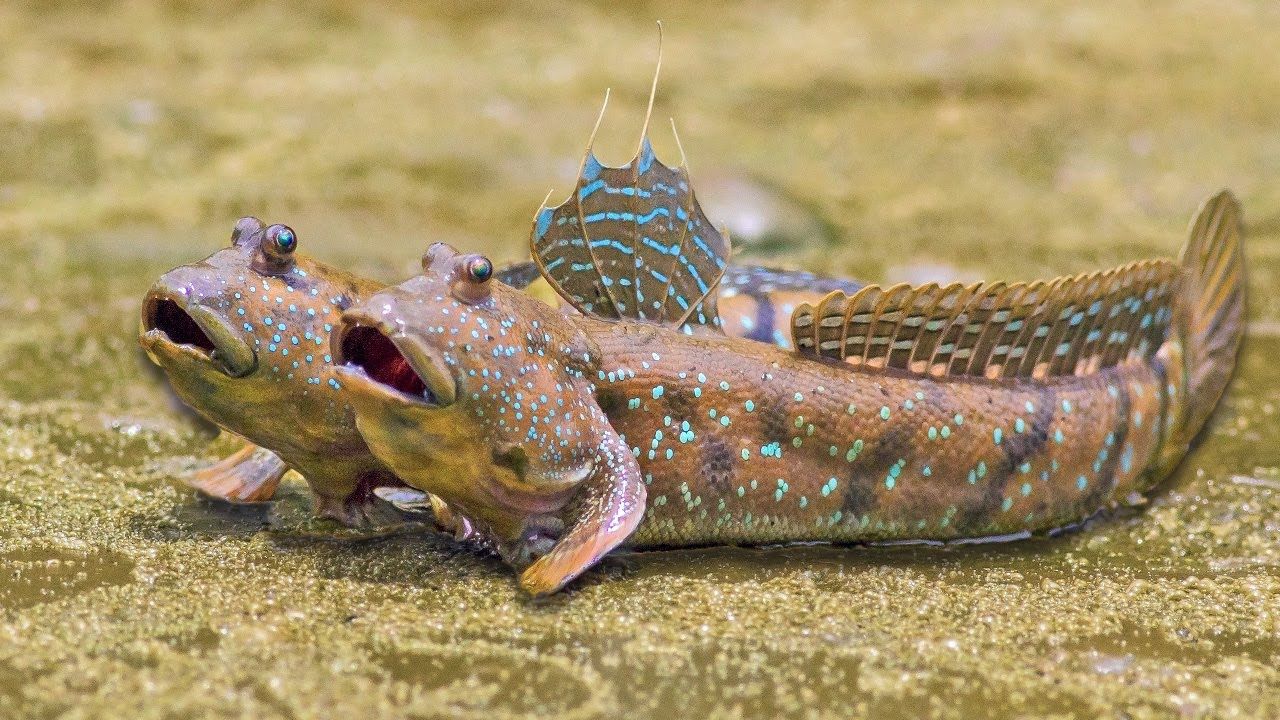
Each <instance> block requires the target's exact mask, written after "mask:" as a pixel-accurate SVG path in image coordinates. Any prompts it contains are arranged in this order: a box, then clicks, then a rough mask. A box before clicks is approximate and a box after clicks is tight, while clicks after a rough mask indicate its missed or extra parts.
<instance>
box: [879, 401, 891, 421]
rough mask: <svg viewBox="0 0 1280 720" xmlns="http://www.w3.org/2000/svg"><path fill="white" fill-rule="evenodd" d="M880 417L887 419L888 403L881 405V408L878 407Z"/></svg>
mask: <svg viewBox="0 0 1280 720" xmlns="http://www.w3.org/2000/svg"><path fill="white" fill-rule="evenodd" d="M880 419H881V420H888V419H889V406H888V405H885V406H883V407H881V408H880Z"/></svg>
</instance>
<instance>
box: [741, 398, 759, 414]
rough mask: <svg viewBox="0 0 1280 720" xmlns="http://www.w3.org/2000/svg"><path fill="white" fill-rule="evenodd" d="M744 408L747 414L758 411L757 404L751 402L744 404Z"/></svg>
mask: <svg viewBox="0 0 1280 720" xmlns="http://www.w3.org/2000/svg"><path fill="white" fill-rule="evenodd" d="M742 407H744V408H746V409H747V412H755V410H756V404H755V403H754V402H752V401H750V400H748V401H746V402H744V403H742Z"/></svg>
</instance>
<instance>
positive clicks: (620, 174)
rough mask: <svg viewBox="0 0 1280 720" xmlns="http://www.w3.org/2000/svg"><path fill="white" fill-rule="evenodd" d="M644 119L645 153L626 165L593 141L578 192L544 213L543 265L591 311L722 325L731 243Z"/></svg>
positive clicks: (535, 239)
mask: <svg viewBox="0 0 1280 720" xmlns="http://www.w3.org/2000/svg"><path fill="white" fill-rule="evenodd" d="M654 81H655V83H656V81H657V78H656V76H655V78H654ZM607 100H608V96H607V95H606V102H607ZM650 104H651V106H652V98H651V99H650ZM603 114H604V111H603V109H602V110H601V116H602V117H603ZM645 123H646V130H645V133H644V134H643V135H642V136H641V139H640V147H639V150H638V152H637V154H636V157H635V158H633V159H632V160H631V162H630V163H628V164H626V165H623V166H621V167H609V166H606V165H603V164H601V162H600V161H599V160H598V159H597V158H596V156H595V153H594V152H593V151H592V150H591V147H590V144H588V148H587V154H586V157H585V159H584V160H583V162H582V170H581V172H580V173H579V176H578V182H577V184H576V186H575V188H574V191H573V193H572V194H571V195H570V196H569V198H568V199H567V200H565V202H564V203H562V204H560V205H559V206H557V207H545V206H544V207H543V208H542V209H541V210H539V211H538V214H537V216H536V218H535V220H534V226H533V233H532V236H531V238H530V246H531V250H532V255H533V259H534V262H536V263H537V264H538V268H539V269H540V270H541V271H542V275H543V277H545V278H546V279H547V282H549V283H550V284H551V286H552V287H553V288H555V290H556V292H558V293H559V294H560V295H561V296H562V297H563V298H564V299H565V300H567V301H568V302H569V303H570V304H572V305H573V306H574V307H575V308H577V309H578V310H579V311H581V312H583V313H585V314H588V315H592V316H595V317H599V318H605V319H611V320H612V319H628V320H639V321H644V322H651V323H656V324H660V325H667V326H671V327H680V328H683V329H685V330H689V329H690V327H691V326H692V327H699V326H700V327H705V328H717V329H718V328H719V327H720V315H719V313H718V311H717V309H716V294H717V285H718V284H719V282H720V279H721V277H722V276H723V275H724V271H725V266H726V264H727V262H728V258H729V240H728V238H726V237H723V236H722V235H721V234H720V233H719V231H717V230H716V228H715V227H714V226H713V225H712V224H711V222H710V221H709V220H708V219H707V216H706V215H705V214H704V213H703V212H702V208H701V207H700V206H699V205H698V201H697V198H696V197H695V196H694V192H693V188H692V187H691V185H690V184H689V172H688V169H687V167H686V165H685V163H684V161H683V158H682V159H681V163H680V165H679V166H677V167H674V168H673V167H669V166H667V165H665V164H663V163H662V161H660V160H658V158H657V157H656V156H655V155H654V152H653V146H652V144H650V142H649V135H648V130H647V125H648V120H646V121H645ZM596 124H597V127H598V126H599V121H597V123H596ZM673 131H674V127H673ZM594 136H595V133H594V132H593V133H592V137H593V138H594ZM677 142H679V140H678V138H677ZM682 154H683V153H682Z"/></svg>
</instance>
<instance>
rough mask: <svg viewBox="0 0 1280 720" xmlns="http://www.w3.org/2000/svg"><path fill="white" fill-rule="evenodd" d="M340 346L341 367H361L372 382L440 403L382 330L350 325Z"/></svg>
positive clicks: (339, 362)
mask: <svg viewBox="0 0 1280 720" xmlns="http://www.w3.org/2000/svg"><path fill="white" fill-rule="evenodd" d="M338 347H339V349H338V357H337V358H336V361H337V364H338V365H346V366H348V367H356V368H360V369H361V370H363V371H364V373H365V375H367V376H369V379H370V380H373V381H375V382H378V383H381V384H383V385H386V386H387V387H390V388H393V389H395V390H397V391H399V392H401V393H404V394H405V395H408V396H410V397H412V398H414V399H416V400H422V401H425V402H428V403H432V404H435V403H436V397H435V395H434V394H433V393H432V392H431V390H430V389H429V388H427V383H426V381H425V380H423V379H422V376H421V375H419V374H418V371H417V370H414V369H413V365H411V364H410V363H409V359H408V358H406V357H405V356H404V354H403V353H401V352H400V348H398V347H396V344H395V343H394V342H392V340H391V338H389V337H387V336H386V334H385V333H383V332H382V331H381V330H379V329H377V328H375V327H370V326H368V325H358V324H357V325H351V326H348V328H347V329H346V331H345V332H343V334H342V339H341V341H340V343H339V346H338Z"/></svg>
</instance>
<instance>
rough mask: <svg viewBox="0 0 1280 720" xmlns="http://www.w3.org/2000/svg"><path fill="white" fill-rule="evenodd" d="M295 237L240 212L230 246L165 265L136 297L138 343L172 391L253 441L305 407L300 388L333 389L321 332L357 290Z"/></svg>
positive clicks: (356, 283) (265, 437)
mask: <svg viewBox="0 0 1280 720" xmlns="http://www.w3.org/2000/svg"><path fill="white" fill-rule="evenodd" d="M297 245H298V238H297V235H296V234H295V233H294V231H293V230H292V229H290V228H289V227H287V226H285V225H270V226H267V225H265V224H264V223H263V222H262V221H260V220H258V219H257V218H252V217H246V218H242V219H241V220H239V221H238V222H237V223H236V226H235V229H234V230H233V232H232V234H231V243H230V246H229V247H225V248H223V249H221V250H219V251H217V252H215V253H213V254H212V255H210V256H209V257H207V258H205V259H204V260H201V261H199V262H196V263H192V264H189V265H183V266H180V267H177V268H174V269H173V270H171V271H169V272H167V273H165V274H164V275H163V276H161V277H160V279H159V280H157V281H156V282H155V284H154V285H152V287H151V289H150V290H149V291H148V293H147V295H146V298H145V299H144V301H143V305H142V318H141V327H140V331H139V343H140V344H141V345H142V347H143V349H144V350H145V351H146V353H147V355H148V357H150V359H151V360H152V361H153V362H155V363H156V364H157V365H158V366H160V368H161V369H162V370H163V371H164V372H165V375H166V376H167V378H168V380H169V382H170V383H171V384H172V385H173V387H174V389H175V391H176V392H177V393H178V395H179V396H180V397H181V398H182V399H183V400H184V401H185V402H186V403H187V404H189V405H191V406H192V407H193V408H194V409H195V410H196V411H197V412H199V413H200V414H201V415H203V416H205V417H206V418H208V419H209V420H211V421H212V422H214V423H216V424H218V425H220V426H222V427H224V428H226V429H228V430H231V431H232V432H235V433H238V434H240V435H243V436H245V437H248V438H250V439H251V440H254V441H255V442H259V443H260V444H263V442H264V441H270V440H271V439H272V434H273V428H274V427H278V426H279V425H280V421H281V420H284V419H286V418H284V417H282V415H288V414H295V415H300V414H303V413H304V412H305V408H304V406H305V403H299V402H294V401H295V400H297V399H299V398H300V397H302V396H303V394H304V393H307V394H310V395H314V396H319V395H321V394H323V393H325V392H326V391H329V392H332V391H334V388H333V387H332V385H331V384H330V383H334V384H336V381H335V380H334V379H333V377H332V366H331V364H330V357H329V341H328V340H329V338H328V336H329V332H330V331H331V330H332V328H333V326H334V325H336V324H337V322H338V317H339V316H340V315H341V313H342V311H343V310H344V309H345V308H346V307H347V306H348V305H350V303H351V302H352V300H353V299H354V298H355V297H357V296H358V295H359V294H360V293H361V292H362V287H361V283H360V281H357V280H355V279H354V278H352V277H351V276H350V275H348V274H346V273H343V272H341V271H338V270H336V269H335V268H331V267H329V266H326V265H324V264H322V263H319V262H316V261H313V260H310V259H308V258H305V257H301V256H299V255H297V254H296V250H297ZM364 291H366V292H367V289H364ZM289 419H297V418H289ZM288 424H290V425H295V426H296V425H297V423H288ZM293 432H296V431H293Z"/></svg>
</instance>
